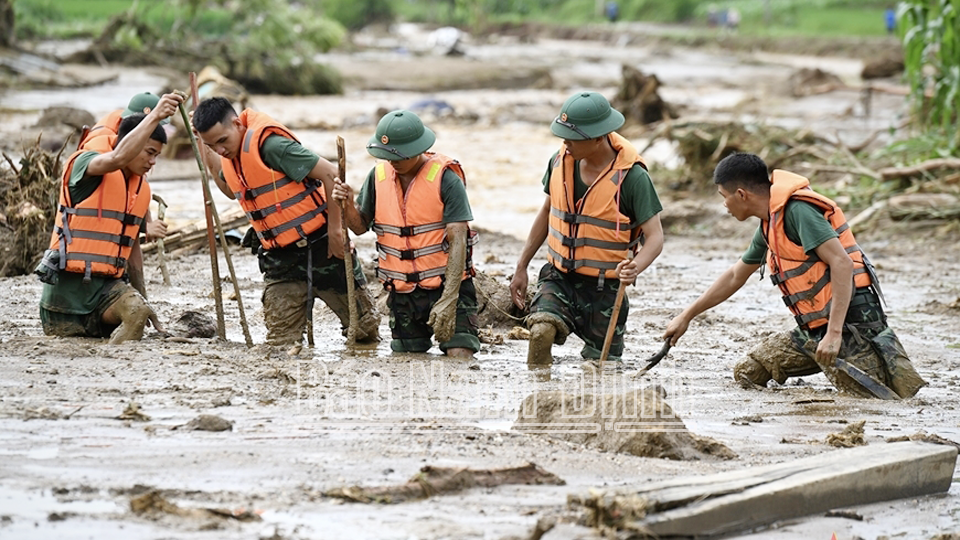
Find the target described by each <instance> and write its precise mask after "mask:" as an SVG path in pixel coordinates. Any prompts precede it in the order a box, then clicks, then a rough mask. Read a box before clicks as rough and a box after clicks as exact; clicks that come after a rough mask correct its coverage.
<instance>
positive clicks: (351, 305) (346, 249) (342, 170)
mask: <svg viewBox="0 0 960 540" xmlns="http://www.w3.org/2000/svg"><path fill="white" fill-rule="evenodd" d="M337 168H338V173H337V174H338V175H339V176H340V181H341V182H344V183H346V181H347V151H346V148H345V147H344V144H343V137H339V136H338V137H337ZM338 202H339V204H340V225H341V234H343V266H344V270H345V271H344V275H345V276H346V280H347V307H348V309H349V311H348V313H349V314H350V318H349V320H350V324H349V326H347V345H353V344H354V343H356V341H357V318H358V315H357V293H356V290H355V289H356V287H355V286H354V285H355V284H354V280H353V252H352V251H350V234H349V231H348V229H347V219H346V215H347V214H346V206H345V205H346V201H343V200H340V201H338Z"/></svg>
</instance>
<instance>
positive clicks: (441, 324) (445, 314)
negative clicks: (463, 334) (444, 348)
mask: <svg viewBox="0 0 960 540" xmlns="http://www.w3.org/2000/svg"><path fill="white" fill-rule="evenodd" d="M457 297H458V295H450V296H447V295H444V296H441V297H440V299H439V300H437V303H436V304H434V305H433V308H432V309H431V310H430V318H429V319H427V324H428V325H430V327H431V328H433V334H434V335H435V336H437V342H439V343H446V342H448V341H450V340H451V339H453V332H454V330H455V329H456V326H457Z"/></svg>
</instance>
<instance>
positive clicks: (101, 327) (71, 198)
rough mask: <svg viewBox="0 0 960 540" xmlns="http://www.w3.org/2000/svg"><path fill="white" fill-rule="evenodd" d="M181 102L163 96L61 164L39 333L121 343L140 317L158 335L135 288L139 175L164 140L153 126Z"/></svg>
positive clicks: (145, 188)
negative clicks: (154, 104) (105, 339)
mask: <svg viewBox="0 0 960 540" xmlns="http://www.w3.org/2000/svg"><path fill="white" fill-rule="evenodd" d="M181 101H182V98H180V97H179V96H177V95H176V94H166V95H164V96H163V97H162V98H160V100H159V102H158V103H157V104H156V106H155V107H154V108H153V109H152V110H151V111H150V113H149V114H146V115H144V114H133V115H130V116H127V117H126V118H124V119H123V120H122V121H121V122H120V125H119V127H118V131H117V133H116V134H106V135H104V136H101V137H95V138H92V139H90V140H89V141H87V143H86V145H85V147H84V148H82V149H80V150H78V151H77V152H75V153H74V154H73V155H72V156H70V158H69V159H68V160H67V164H66V166H65V167H64V170H63V177H62V182H61V188H60V203H59V211H58V213H57V218H56V224H55V226H54V230H53V235H52V238H51V241H50V249H48V250H47V252H46V254H45V255H44V258H43V260H42V261H41V262H40V265H39V266H38V267H37V270H36V273H37V274H38V275H39V276H40V280H41V281H43V282H44V286H43V293H42V295H41V297H40V320H41V322H42V323H43V331H44V333H45V334H47V335H57V336H88V337H106V336H110V343H121V342H123V341H126V340H128V339H134V340H137V339H140V338H141V337H143V329H144V326H145V325H146V323H147V321H148V320H150V321H151V322H153V325H154V327H155V328H156V329H157V330H161V328H160V326H159V324H158V321H157V317H156V314H155V313H154V312H153V310H152V309H151V308H150V307H149V306H148V305H147V303H146V297H147V294H146V290H145V288H144V283H143V255H142V253H141V252H140V242H139V236H140V229H141V227H143V226H144V217H145V216H146V215H147V213H148V208H149V204H150V184H148V183H147V181H146V179H145V178H144V176H145V175H146V174H147V173H148V172H150V169H152V168H153V165H154V164H155V163H156V160H157V156H159V155H160V151H161V150H162V149H163V145H164V144H165V143H166V142H167V137H166V134H165V133H164V131H163V128H162V127H160V122H161V121H162V120H164V119H166V118H168V117H170V116H171V115H172V114H173V113H174V112H175V111H176V110H177V106H178V105H179V104H180V102H181ZM164 230H165V229H164ZM148 232H149V231H148ZM161 236H162V234H161ZM150 239H152V238H150Z"/></svg>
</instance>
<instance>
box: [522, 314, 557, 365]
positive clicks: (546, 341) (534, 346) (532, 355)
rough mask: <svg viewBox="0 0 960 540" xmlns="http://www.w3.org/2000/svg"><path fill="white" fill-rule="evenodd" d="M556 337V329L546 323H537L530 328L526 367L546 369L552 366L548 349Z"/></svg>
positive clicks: (551, 358) (551, 357)
mask: <svg viewBox="0 0 960 540" xmlns="http://www.w3.org/2000/svg"><path fill="white" fill-rule="evenodd" d="M556 336H557V327H556V326H554V325H552V324H550V323H548V322H538V323H535V324H534V325H533V327H532V328H530V347H529V348H528V349H527V366H528V367H530V368H538V367H546V366H549V365H551V364H553V356H552V355H551V354H550V349H551V348H552V347H553V340H554V339H555V338H556Z"/></svg>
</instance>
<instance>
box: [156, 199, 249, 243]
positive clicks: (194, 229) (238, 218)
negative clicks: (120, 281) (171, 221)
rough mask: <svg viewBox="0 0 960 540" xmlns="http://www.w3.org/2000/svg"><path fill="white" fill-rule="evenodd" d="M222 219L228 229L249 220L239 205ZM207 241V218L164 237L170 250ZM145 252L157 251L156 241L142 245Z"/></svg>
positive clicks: (246, 222)
mask: <svg viewBox="0 0 960 540" xmlns="http://www.w3.org/2000/svg"><path fill="white" fill-rule="evenodd" d="M220 221H221V222H222V223H223V230H225V231H228V230H230V229H235V228H237V227H241V226H243V225H247V224H248V223H249V221H248V220H247V216H246V215H245V214H244V213H243V209H242V208H240V207H239V206H237V207H233V208H230V209H229V210H227V211H225V212H223V213H221V214H220ZM206 241H207V222H206V219H198V220H196V221H194V222H192V223H190V224H188V225H186V226H184V227H181V228H179V229H174V230H171V231H170V232H168V233H167V236H166V237H164V239H163V245H164V248H166V249H167V250H168V251H171V252H172V251H173V250H179V249H181V248H185V247H190V246H192V245H194V244H200V243H206ZM140 247H141V249H142V250H143V252H144V253H151V252H153V251H156V249H157V243H156V242H147V243H145V244H143V245H142V246H140Z"/></svg>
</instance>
